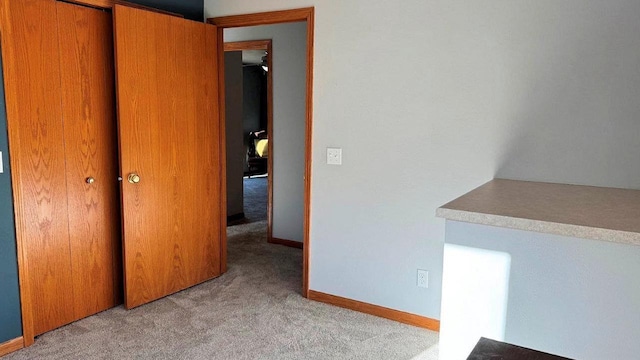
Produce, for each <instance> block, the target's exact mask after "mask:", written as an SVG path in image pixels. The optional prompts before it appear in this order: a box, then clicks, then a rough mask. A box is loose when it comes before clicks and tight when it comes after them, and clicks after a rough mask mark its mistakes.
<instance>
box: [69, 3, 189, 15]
mask: <svg viewBox="0 0 640 360" xmlns="http://www.w3.org/2000/svg"><path fill="white" fill-rule="evenodd" d="M61 1H63V2H68V3H72V4H78V5H83V6H90V7H95V8H99V9H112V8H113V7H114V6H115V5H123V6H128V7H130V8H134V9H140V10H146V11H153V12H156V13H160V14H165V15H171V16H177V17H181V18H184V15H182V14H178V13H174V12H171V11H166V10H162V9H157V8H153V7H150V6H145V5H140V4H136V3H132V2H129V1H124V0H61Z"/></svg>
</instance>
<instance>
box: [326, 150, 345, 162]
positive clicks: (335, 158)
mask: <svg viewBox="0 0 640 360" xmlns="http://www.w3.org/2000/svg"><path fill="white" fill-rule="evenodd" d="M327 164H329V165H342V149H340V148H327Z"/></svg>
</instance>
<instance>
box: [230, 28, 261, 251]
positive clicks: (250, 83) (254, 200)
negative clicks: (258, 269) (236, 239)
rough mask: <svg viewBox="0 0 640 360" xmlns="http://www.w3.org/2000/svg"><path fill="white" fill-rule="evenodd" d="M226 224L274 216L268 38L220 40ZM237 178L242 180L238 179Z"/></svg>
mask: <svg viewBox="0 0 640 360" xmlns="http://www.w3.org/2000/svg"><path fill="white" fill-rule="evenodd" d="M224 52H225V85H226V88H225V102H226V104H225V109H226V116H225V119H226V120H225V121H226V147H227V154H226V156H227V224H228V225H230V226H231V225H237V224H243V223H248V222H255V221H267V239H268V240H269V242H271V241H270V240H271V239H272V219H273V208H272V203H273V91H272V89H273V76H272V74H273V66H272V64H273V61H272V41H271V40H255V41H236V42H226V43H224ZM240 178H242V181H239V180H240Z"/></svg>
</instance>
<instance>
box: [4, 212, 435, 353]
mask: <svg viewBox="0 0 640 360" xmlns="http://www.w3.org/2000/svg"><path fill="white" fill-rule="evenodd" d="M228 251H229V254H228V262H229V271H228V272H227V273H226V274H224V275H223V276H221V277H219V278H217V279H214V280H212V281H209V282H206V283H204V284H201V285H198V286H195V287H193V288H191V289H187V290H185V291H182V292H180V293H178V294H174V295H172V296H169V297H166V298H164V299H161V300H158V301H155V302H153V303H151V304H148V305H145V306H141V307H139V308H136V309H133V310H130V311H126V310H124V309H123V308H122V307H118V308H115V309H112V310H108V311H105V312H103V313H100V314H97V315H95V316H92V317H89V318H86V319H84V320H80V321H78V322H76V323H73V324H71V325H68V326H65V327H63V328H60V329H58V330H55V331H52V332H49V333H47V334H44V335H42V336H41V337H39V338H38V339H37V340H36V344H35V345H33V346H31V347H29V348H27V349H23V350H20V351H18V352H16V353H13V354H10V355H8V356H7V357H6V358H3V359H2V360H17V359H224V360H228V359H412V358H415V359H424V360H432V359H437V346H436V344H437V342H438V335H437V333H434V332H431V331H427V330H424V329H420V328H416V327H412V326H408V325H403V324H400V323H396V322H393V321H389V320H385V319H381V318H377V317H374V316H370V315H366V314H361V313H357V312H353V311H350V310H345V309H341V308H337V307H333V306H330V305H325V304H321V303H317V302H313V301H309V300H306V299H304V298H303V297H302V296H300V294H299V293H300V289H301V268H302V252H301V250H299V249H293V248H288V247H284V246H280V245H271V244H268V243H267V242H266V223H265V222H264V221H261V222H255V223H250V224H244V225H238V226H232V227H230V228H229V246H228Z"/></svg>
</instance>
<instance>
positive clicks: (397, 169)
mask: <svg viewBox="0 0 640 360" xmlns="http://www.w3.org/2000/svg"><path fill="white" fill-rule="evenodd" d="M305 6H315V54H314V55H315V65H314V94H313V101H314V107H313V108H314V113H313V117H314V125H313V165H312V176H313V178H312V191H311V196H312V199H311V203H312V204H311V216H312V220H311V259H310V264H311V272H310V286H311V288H312V289H314V290H318V291H323V292H327V293H331V294H335V295H339V296H344V297H348V298H352V299H356V300H360V301H365V302H369V303H373V304H378V305H382V306H386V307H390V308H394V309H399V310H403V311H408V312H411V313H415V314H419V315H424V316H428V317H432V318H439V316H440V297H441V294H440V289H441V269H442V253H443V243H444V220H442V219H438V218H436V217H435V215H434V214H435V209H436V208H437V207H438V206H440V205H442V204H444V203H446V202H448V201H450V200H452V199H454V198H456V197H458V196H460V195H462V194H463V193H465V192H467V191H469V190H471V189H474V188H476V187H477V186H479V185H481V184H484V183H485V182H487V181H489V180H490V179H492V178H493V177H495V176H496V174H497V175H500V176H503V177H510V178H516V179H528V180H538V181H556V182H566V183H576V184H589V185H605V186H614V187H626V188H640V161H638V157H639V156H640V101H638V99H640V66H638V64H639V63H640V36H638V34H640V21H638V18H639V17H640V1H637V0H612V1H600V0H563V1H557V0H536V1H534V0H527V1H525V0H513V1H504V0H486V1H469V0H451V1H433V0H408V1H401V2H397V1H396V2H392V1H368V0H352V1H313V0H273V1H268V2H264V1H263V2H257V1H252V0H205V15H206V16H207V17H212V16H222V15H231V14H242V13H251V12H259V11H270V10H283V9H290V8H299V7H305ZM327 147H341V148H342V149H343V154H344V161H343V165H342V166H328V165H326V159H325V156H326V155H325V154H326V148H327ZM418 268H422V269H427V270H429V275H430V279H429V280H430V281H429V285H430V287H429V289H422V288H418V287H417V286H416V269H418Z"/></svg>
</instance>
